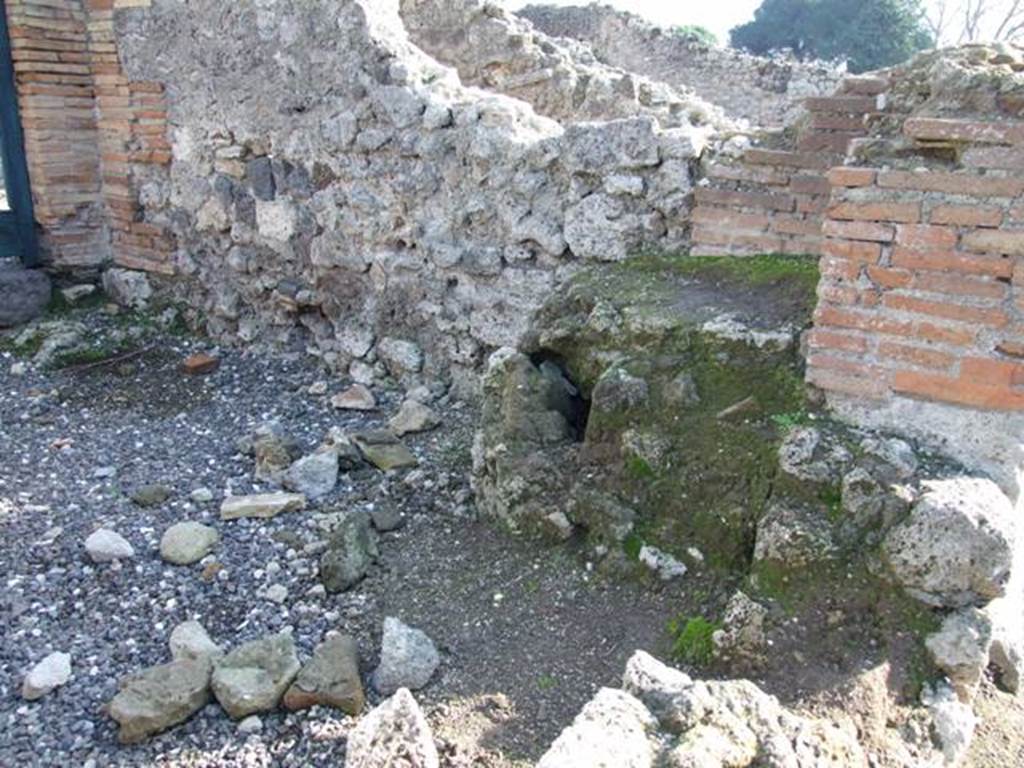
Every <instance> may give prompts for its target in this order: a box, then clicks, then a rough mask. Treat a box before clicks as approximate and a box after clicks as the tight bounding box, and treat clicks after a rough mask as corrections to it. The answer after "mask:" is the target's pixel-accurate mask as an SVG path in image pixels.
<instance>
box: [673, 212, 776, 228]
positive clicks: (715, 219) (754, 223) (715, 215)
mask: <svg viewBox="0 0 1024 768" xmlns="http://www.w3.org/2000/svg"><path fill="white" fill-rule="evenodd" d="M692 221H693V223H694V224H714V225H722V226H727V227H735V228H736V229H740V230H743V231H745V232H763V231H764V230H766V229H767V228H768V224H769V222H770V221H771V219H770V218H769V217H768V216H765V215H764V214H757V213H743V212H741V211H733V210H730V209H728V208H712V207H709V206H700V207H698V208H696V209H695V210H694V212H693V216H692Z"/></svg>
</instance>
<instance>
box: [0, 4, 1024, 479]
mask: <svg viewBox="0 0 1024 768" xmlns="http://www.w3.org/2000/svg"><path fill="white" fill-rule="evenodd" d="M7 9H8V14H9V18H10V22H11V32H12V38H13V40H14V51H15V57H16V60H17V61H16V66H17V76H18V88H19V97H20V100H21V106H22V109H23V116H24V119H25V129H26V131H25V132H26V143H27V150H28V155H29V165H30V171H31V174H32V182H33V186H34V193H35V196H36V200H37V203H38V212H39V219H40V224H41V225H42V227H43V230H44V236H45V237H44V243H45V244H46V246H47V249H48V254H49V259H50V263H51V264H52V265H53V266H54V267H58V268H70V267H77V266H81V265H97V264H100V263H103V262H104V261H107V260H113V261H114V262H115V263H117V264H119V265H121V266H125V267H130V268H135V269H142V270H146V271H149V272H157V273H163V274H167V275H172V274H173V275H175V277H176V279H174V280H173V281H168V284H167V287H168V289H169V290H170V291H171V292H172V293H173V294H174V295H175V296H176V297H177V298H179V299H180V300H181V301H183V302H184V303H185V304H187V305H188V306H189V307H190V308H191V310H190V311H191V312H192V316H193V319H194V320H196V322H198V323H200V324H202V325H203V326H204V327H205V329H206V330H208V331H209V332H210V333H211V334H213V335H214V336H215V337H218V338H222V339H225V340H230V339H239V340H242V341H246V342H251V341H261V342H267V343H292V344H296V345H299V346H301V347H302V348H305V349H309V350H311V351H313V352H314V353H315V354H318V355H320V356H322V357H323V359H324V360H325V361H326V362H327V363H328V364H329V365H331V366H332V367H333V368H334V369H336V370H338V371H340V372H346V373H349V374H351V375H352V376H353V377H354V378H356V379H358V380H360V381H364V382H372V381H373V380H375V379H378V378H380V377H383V376H386V375H389V374H390V375H392V376H395V377H397V378H399V379H400V380H403V381H405V382H409V381H420V380H423V379H431V380H433V379H449V378H451V379H454V380H455V381H456V383H460V384H465V385H466V387H467V388H469V387H473V386H475V385H476V382H477V380H478V379H477V373H478V372H479V370H480V367H481V364H482V362H483V360H484V359H485V358H486V356H487V354H488V353H490V352H491V351H493V350H494V349H496V348H498V347H501V346H506V345H511V346H514V345H516V344H517V343H518V342H519V341H520V340H521V337H522V335H523V333H524V330H525V328H526V323H527V321H528V318H529V316H530V314H531V313H532V312H533V311H534V310H535V309H536V308H537V307H538V306H540V304H541V303H542V302H543V300H544V298H545V296H546V295H548V294H549V293H550V292H551V291H553V290H556V286H558V285H559V284H560V281H561V280H562V279H563V278H565V277H566V276H568V275H569V274H570V273H572V272H574V271H575V270H576V269H577V267H578V266H579V265H581V264H584V263H586V262H588V261H619V260H623V259H626V258H628V257H629V256H631V255H633V254H635V253H638V252H643V251H650V250H661V251H682V252H686V251H692V252H694V253H707V254H711V253H715V254H727V255H737V256H739V255H749V254H751V253H757V252H765V251H772V252H778V251H781V252H786V253H805V254H809V255H813V256H820V257H821V259H822V261H821V265H822V273H823V279H822V284H821V286H820V287H819V299H820V307H819V310H818V313H817V324H818V329H817V331H816V332H815V334H814V335H813V336H812V337H811V338H810V352H811V354H810V369H809V371H810V372H809V377H810V380H811V381H813V382H814V383H816V384H817V385H819V386H820V387H822V388H823V389H825V390H826V391H827V392H828V393H829V396H830V398H831V400H832V401H833V404H834V405H835V406H836V407H837V408H839V409H841V410H842V411H843V412H844V413H845V414H846V415H847V416H848V417H849V418H851V419H853V420H855V421H860V422H863V423H870V424H875V425H879V426H886V427H889V428H896V429H901V430H904V431H908V432H915V433H916V434H919V435H921V436H923V437H926V438H928V439H930V440H931V441H933V442H939V443H943V444H944V447H945V448H946V449H947V450H948V451H949V452H950V453H952V454H953V455H954V456H956V457H957V458H959V459H960V460H961V461H964V462H965V463H967V464H969V465H971V466H973V467H975V468H982V469H987V470H990V471H993V472H994V473H996V474H997V475H999V476H1000V479H1001V480H1002V481H1003V482H1004V486H1005V487H1007V488H1010V489H1015V488H1016V487H1017V484H1018V483H1019V480H1020V471H1021V470H1020V467H1022V466H1024V448H1022V440H1021V439H1020V438H1019V437H1017V435H1019V434H1022V433H1024V430H1021V429H1019V428H1016V427H1015V429H1016V431H1007V430H1006V429H1005V425H1006V424H1007V423H1011V424H1014V425H1016V424H1017V423H1019V419H1020V418H1022V417H1021V415H1020V414H1021V413H1024V406H1022V391H1021V383H1020V382H1021V378H1022V376H1024V374H1022V373H1021V365H1022V363H1021V360H1022V359H1024V355H1022V350H1021V345H1022V344H1024V337H1022V332H1021V330H1020V327H1021V317H1020V312H1021V301H1020V298H1019V296H1018V288H1019V285H1020V283H1021V280H1020V274H1019V273H1020V267H1019V266H1018V262H1019V261H1020V260H1021V258H1024V249H1022V248H1021V247H1019V240H1020V237H1021V235H1020V232H1021V231H1024V223H1022V222H1024V217H1022V216H1021V215H1020V211H1019V210H1018V209H1019V208H1020V207H1021V205H1022V200H1021V190H1020V188H1019V185H1018V183H1017V181H1016V180H1015V179H1014V177H1013V174H1014V173H1015V172H1019V170H1020V169H1021V168H1022V166H1024V162H1022V160H1021V146H1022V142H1021V141H1020V138H1019V137H1020V135H1021V132H1022V131H1024V129H1022V128H1021V127H1020V122H1019V121H1020V119H1021V117H1022V114H1021V113H1022V105H1024V83H1022V80H1024V76H1022V75H1021V74H1020V71H1021V70H1022V69H1024V56H1021V53H1020V51H1019V50H1018V49H1013V48H1006V49H1000V50H998V51H989V50H988V49H985V48H978V47H975V48H964V49H961V50H957V51H948V52H942V53H937V54H928V55H926V56H923V57H920V58H919V59H916V60H915V61H914V62H912V63H911V64H908V65H907V66H904V67H900V68H896V69H894V70H892V71H890V72H886V73H879V74H876V75H874V76H871V77H861V78H847V79H846V80H845V81H844V82H843V84H842V86H841V87H840V89H839V91H838V92H837V93H835V94H833V95H831V96H828V97H815V98H811V99H809V100H807V102H806V105H805V106H806V109H805V110H804V111H803V112H802V113H801V114H800V115H799V116H798V117H795V118H794V119H793V120H792V124H791V125H789V126H788V127H787V128H785V129H784V130H774V131H772V130H761V131H756V132H751V133H748V134H737V133H736V132H735V131H734V130H733V128H732V127H731V126H730V125H729V123H728V121H726V120H724V118H722V116H721V115H720V114H718V113H716V112H715V110H714V109H712V108H710V107H707V105H706V104H704V103H703V102H702V101H701V99H699V98H697V97H696V96H694V95H693V94H691V93H688V92H683V91H680V90H678V89H673V88H671V87H668V86H659V85H658V84H656V83H653V82H652V81H648V80H645V79H644V78H642V77H637V76H634V75H631V74H629V73H627V72H624V71H622V70H617V69H615V68H613V67H609V66H606V65H604V64H602V63H601V62H599V61H597V60H596V59H593V57H592V56H591V54H590V53H589V52H588V50H587V49H586V48H585V47H584V46H581V45H578V44H574V43H572V42H571V41H559V40H552V39H550V38H548V37H547V36H545V35H544V34H543V33H539V32H536V31H535V30H533V29H532V28H531V27H529V26H528V25H526V24H525V23H524V22H522V21H521V20H519V19H517V18H515V17H514V16H511V15H510V14H508V13H506V12H505V11H503V10H501V9H500V8H496V7H494V6H492V5H491V4H488V3H485V2H482V0H432V1H431V2H427V1H426V0H404V2H400V1H399V0H387V1H385V2H377V1H375V2H370V1H369V0H315V2H299V1H298V0H285V1H283V2H277V3H273V4H266V3H260V2H245V3H237V4H228V5H225V4H223V3H219V2H214V1H213V0H198V2H190V3H186V2H184V1H183V0H154V1H153V2H152V3H151V4H150V2H149V0H88V2H87V3H86V5H85V6H82V5H80V4H78V3H77V2H76V1H75V0H69V2H66V3H65V2H60V3H56V2H48V3H47V4H43V3H29V2H12V3H9V4H8V6H7ZM606 17H607V14H606V13H604V12H598V13H597V15H596V17H595V18H596V19H597V21H600V20H601V19H605V18H606ZM615 18H619V17H618V16H615ZM325 20H330V22H331V23H329V24H328V23H326V22H325ZM595 23H597V22H596V21H595ZM224 29H231V30H232V34H231V35H224V34H222V33H221V31H222V30H224ZM407 29H408V30H412V33H413V35H414V37H415V39H416V41H418V42H419V43H420V44H422V45H423V46H425V47H426V48H428V49H430V54H432V55H433V56H438V57H440V58H442V59H444V60H445V61H446V62H448V63H450V64H452V65H456V66H457V68H458V72H456V71H455V70H454V69H452V68H450V67H449V66H446V64H445V63H442V62H439V61H438V60H437V58H433V56H432V55H428V53H427V52H424V51H423V50H422V49H421V48H419V47H417V45H416V44H415V43H414V41H411V40H410V39H409V37H408V36H407ZM652 50H653V48H652ZM722 78H723V82H727V81H728V76H726V75H722ZM737 78H738V80H739V81H742V80H743V78H742V77H740V76H737ZM464 79H465V80H467V81H469V83H470V85H467V84H466V83H464V82H463V80H464ZM509 94H512V95H514V96H516V97H521V98H512V96H510V95H509ZM605 114H607V115H608V116H610V117H612V118H615V119H611V120H600V119H596V118H599V117H602V116H603V115H605ZM553 118H557V120H556V119H553ZM787 119H788V118H787ZM936 120H939V122H936ZM943 120H945V121H951V122H941V121H943ZM1015 121H1016V122H1015ZM844 163H845V164H846V165H844ZM830 169H832V170H831V171H830ZM921 169H924V170H923V171H922V170H921ZM894 212H895V213H894ZM894 217H895V218H894ZM396 349H399V350H404V351H405V352H407V353H408V354H402V355H395V354H392V353H393V352H394V351H395V350H396Z"/></svg>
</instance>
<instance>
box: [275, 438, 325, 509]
mask: <svg viewBox="0 0 1024 768" xmlns="http://www.w3.org/2000/svg"><path fill="white" fill-rule="evenodd" d="M337 482H338V453H337V451H335V450H333V449H332V448H326V449H324V450H320V451H317V452H316V453H313V454H310V455H309V456H303V457H302V458H301V459H299V460H298V461H296V462H295V463H294V464H292V465H291V466H290V467H289V468H288V471H287V472H286V473H285V476H284V480H283V483H284V487H285V488H287V489H289V490H291V491H295V492H296V493H301V494H303V495H304V496H306V498H308V499H313V500H315V499H319V498H322V497H324V496H326V495H327V494H329V493H330V492H331V491H333V490H334V486H335V485H336V484H337Z"/></svg>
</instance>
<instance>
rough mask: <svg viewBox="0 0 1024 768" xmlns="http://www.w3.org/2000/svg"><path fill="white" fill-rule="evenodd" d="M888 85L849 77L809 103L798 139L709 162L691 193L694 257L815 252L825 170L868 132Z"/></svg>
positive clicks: (826, 195) (826, 191)
mask: <svg viewBox="0 0 1024 768" xmlns="http://www.w3.org/2000/svg"><path fill="white" fill-rule="evenodd" d="M887 85H888V83H887V81H885V80H883V79H879V78H867V77H851V78H847V80H845V81H844V83H843V85H842V87H841V88H840V89H839V91H838V92H837V93H836V95H835V96H831V97H828V98H813V99H808V100H807V101H806V103H805V108H806V111H807V115H806V117H805V119H804V120H803V121H802V123H801V125H800V128H799V130H798V131H797V133H796V135H795V136H794V137H792V138H790V139H788V140H786V138H785V137H782V138H781V139H779V140H776V141H775V142H774V143H775V145H776V148H774V149H764V148H753V149H749V150H747V151H745V152H743V153H742V155H740V156H739V157H736V158H730V157H726V156H721V155H720V156H718V157H715V158H713V159H711V160H710V161H709V162H708V163H707V164H706V168H705V170H706V179H707V180H706V185H704V186H699V187H698V188H697V190H696V193H695V208H694V212H693V230H692V243H693V252H694V253H698V254H703V255H749V254H757V253H789V254H814V255H817V254H819V253H820V251H821V244H822V239H821V224H822V216H823V213H824V211H825V208H826V207H827V206H828V201H829V194H830V192H831V189H830V186H829V182H828V179H827V177H826V172H827V170H828V169H829V168H831V167H832V166H834V165H837V164H839V163H841V162H842V158H843V156H844V155H845V154H846V147H847V145H848V144H849V143H850V141H851V140H852V139H854V138H858V137H862V136H864V135H866V133H867V130H868V126H869V124H870V120H871V119H872V118H873V117H874V116H876V115H877V114H878V113H879V112H880V110H881V108H882V106H883V105H884V97H883V96H881V94H882V92H883V91H884V90H885V89H886V87H887Z"/></svg>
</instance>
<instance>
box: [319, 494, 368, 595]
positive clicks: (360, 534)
mask: <svg viewBox="0 0 1024 768" xmlns="http://www.w3.org/2000/svg"><path fill="white" fill-rule="evenodd" d="M334 516H336V517H339V518H340V519H338V520H337V521H336V522H333V523H332V524H331V531H330V534H329V538H328V540H327V549H326V551H325V552H324V553H323V555H322V556H321V557H320V580H321V581H322V582H323V585H324V587H325V588H326V589H327V591H328V592H344V591H345V590H347V589H351V588H352V587H354V586H355V585H356V584H358V583H359V582H360V581H361V580H362V579H363V577H364V576H366V574H367V573H368V572H369V570H370V566H371V565H373V562H374V560H376V559H377V556H378V555H379V551H378V549H377V534H375V533H374V532H373V530H372V529H371V528H370V518H369V516H368V515H367V514H365V513H363V512H355V511H354V512H341V513H335V515H334Z"/></svg>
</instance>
